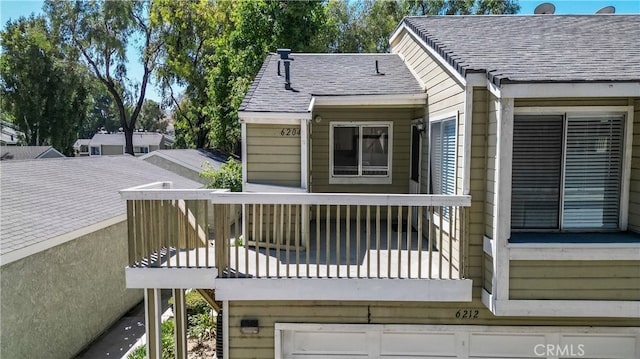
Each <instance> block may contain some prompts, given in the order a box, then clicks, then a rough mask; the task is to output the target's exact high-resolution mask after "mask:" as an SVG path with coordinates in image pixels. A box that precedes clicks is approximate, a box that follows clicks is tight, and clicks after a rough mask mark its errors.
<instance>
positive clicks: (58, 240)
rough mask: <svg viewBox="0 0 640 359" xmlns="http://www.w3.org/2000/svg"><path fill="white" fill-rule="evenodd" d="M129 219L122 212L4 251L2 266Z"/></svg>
mask: <svg viewBox="0 0 640 359" xmlns="http://www.w3.org/2000/svg"><path fill="white" fill-rule="evenodd" d="M126 220H127V215H126V213H125V214H121V215H118V216H116V217H113V218H110V219H107V220H105V221H101V222H98V223H94V224H92V225H89V226H86V227H84V228H80V229H76V230H74V231H71V232H68V233H65V234H62V235H59V236H56V237H53V238H49V239H45V240H43V241H40V242H37V243H35V244H32V245H30V246H27V247H23V248H20V249H17V250H15V251H11V252H8V253H3V254H2V255H0V266H4V265H6V264H9V263H12V262H15V261H18V260H20V259H23V258H26V257H29V256H31V255H34V254H36V253H39V252H42V251H45V250H47V249H50V248H53V247H55V246H58V245H61V244H63V243H66V242H69V241H72V240H74V239H76V238H78V237H81V236H84V235H87V234H90V233H93V232H96V231H99V230H101V229H105V228H107V227H111V226H113V225H115V224H118V223H120V222H124V221H126Z"/></svg>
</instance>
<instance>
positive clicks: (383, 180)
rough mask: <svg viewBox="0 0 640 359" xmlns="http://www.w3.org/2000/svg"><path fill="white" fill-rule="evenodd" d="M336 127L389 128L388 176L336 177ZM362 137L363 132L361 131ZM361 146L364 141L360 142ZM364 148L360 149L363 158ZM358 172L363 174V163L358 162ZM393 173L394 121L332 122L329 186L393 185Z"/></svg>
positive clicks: (330, 130)
mask: <svg viewBox="0 0 640 359" xmlns="http://www.w3.org/2000/svg"><path fill="white" fill-rule="evenodd" d="M336 127H361V128H362V127H387V128H388V129H389V130H388V134H389V138H388V140H387V143H388V145H389V148H388V153H387V156H388V159H387V163H388V169H387V174H386V175H362V174H360V175H335V174H334V173H333V159H334V153H333V148H334V146H333V141H334V139H333V132H334V128H336ZM359 135H360V136H362V131H359ZM359 144H360V146H361V145H362V141H359ZM361 150H362V148H360V149H358V151H359V156H360V158H362V152H361ZM358 172H359V173H362V161H361V160H359V161H358ZM392 173H393V122H392V121H344V122H343V121H332V122H331V123H330V124H329V184H391V183H392Z"/></svg>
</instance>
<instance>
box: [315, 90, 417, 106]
mask: <svg viewBox="0 0 640 359" xmlns="http://www.w3.org/2000/svg"><path fill="white" fill-rule="evenodd" d="M314 99H315V104H314V106H315V107H318V106H367V107H394V106H396V107H423V106H424V105H425V103H426V101H427V94H426V93H419V94H402V95H354V96H314Z"/></svg>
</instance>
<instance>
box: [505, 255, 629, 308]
mask: <svg viewBox="0 0 640 359" xmlns="http://www.w3.org/2000/svg"><path fill="white" fill-rule="evenodd" d="M509 267H510V268H509V271H510V272H509V276H510V278H509V299H560V300H640V261H511V262H510V264H509Z"/></svg>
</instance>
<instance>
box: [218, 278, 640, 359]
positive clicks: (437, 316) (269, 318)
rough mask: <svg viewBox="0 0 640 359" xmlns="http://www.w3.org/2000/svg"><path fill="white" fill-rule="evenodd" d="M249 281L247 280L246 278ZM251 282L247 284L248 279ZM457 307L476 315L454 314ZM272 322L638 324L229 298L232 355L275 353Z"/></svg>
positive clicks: (471, 307) (428, 306) (414, 305)
mask: <svg viewBox="0 0 640 359" xmlns="http://www.w3.org/2000/svg"><path fill="white" fill-rule="evenodd" d="M247 281H248V282H250V281H251V280H250V279H248V280H247ZM247 285H250V283H247ZM459 310H462V311H464V310H467V311H471V313H472V314H473V316H475V314H476V311H477V318H475V319H462V318H456V312H458V311H459ZM242 319H258V321H259V324H260V332H259V333H258V334H256V335H245V334H242V333H241V332H240V320H242ZM275 323H350V324H442V325H446V324H450V325H531V326H534V325H563V326H637V324H638V323H637V319H635V320H634V319H626V320H625V319H594V318H530V317H495V316H493V315H492V314H491V312H489V310H488V309H487V308H486V307H485V306H484V305H483V304H482V303H481V302H480V300H479V299H475V300H474V301H473V302H471V303H430V302H402V303H399V302H383V303H379V302H325V301H268V302H230V303H229V355H230V358H234V359H242V358H273V356H274V325H275Z"/></svg>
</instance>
